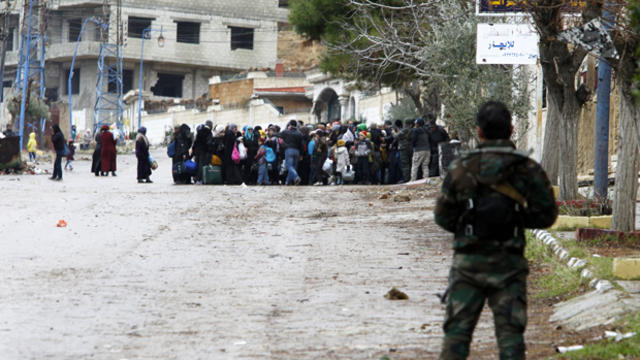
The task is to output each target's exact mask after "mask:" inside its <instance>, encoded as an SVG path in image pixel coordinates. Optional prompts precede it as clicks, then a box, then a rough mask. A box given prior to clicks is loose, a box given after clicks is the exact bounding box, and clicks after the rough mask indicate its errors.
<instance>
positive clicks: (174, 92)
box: [151, 73, 184, 98]
mask: <svg viewBox="0 0 640 360" xmlns="http://www.w3.org/2000/svg"><path fill="white" fill-rule="evenodd" d="M183 81H184V75H175V74H166V73H158V82H157V83H156V85H155V86H154V87H152V88H151V91H152V92H153V95H155V96H164V97H173V98H181V97H182V83H183Z"/></svg>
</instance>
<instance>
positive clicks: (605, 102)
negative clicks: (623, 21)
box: [593, 4, 615, 200]
mask: <svg viewBox="0 0 640 360" xmlns="http://www.w3.org/2000/svg"><path fill="white" fill-rule="evenodd" d="M602 19H603V23H604V27H605V29H606V30H610V29H611V27H612V24H613V21H614V20H615V19H614V14H613V13H612V12H610V11H609V6H608V4H605V6H604V8H603V14H602ZM597 93H598V104H597V107H596V129H595V137H596V139H595V140H596V143H595V156H594V168H593V175H594V182H593V190H594V196H595V198H596V199H598V200H605V199H607V196H608V187H609V104H610V102H611V97H610V96H611V65H610V64H609V62H608V61H607V60H606V59H605V58H603V57H602V58H600V63H599V64H598V92H597Z"/></svg>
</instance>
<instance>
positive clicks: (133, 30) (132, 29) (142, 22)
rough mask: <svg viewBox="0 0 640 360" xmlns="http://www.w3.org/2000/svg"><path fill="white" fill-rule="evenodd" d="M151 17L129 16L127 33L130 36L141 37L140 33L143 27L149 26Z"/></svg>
mask: <svg viewBox="0 0 640 360" xmlns="http://www.w3.org/2000/svg"><path fill="white" fill-rule="evenodd" d="M153 20H154V19H153V18H145V17H137V16H129V20H128V23H127V24H128V27H129V30H128V32H127V34H128V35H129V37H131V38H137V39H142V33H143V32H144V29H147V28H150V27H151V22H152V21H153Z"/></svg>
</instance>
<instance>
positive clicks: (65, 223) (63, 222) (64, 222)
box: [56, 219, 67, 228]
mask: <svg viewBox="0 0 640 360" xmlns="http://www.w3.org/2000/svg"><path fill="white" fill-rule="evenodd" d="M56 227H59V228H63V227H67V222H66V221H64V220H62V219H60V220H58V223H57V224H56Z"/></svg>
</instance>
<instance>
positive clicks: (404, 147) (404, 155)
mask: <svg viewBox="0 0 640 360" xmlns="http://www.w3.org/2000/svg"><path fill="white" fill-rule="evenodd" d="M413 124H414V120H413V119H405V121H404V127H403V128H402V129H400V130H399V132H398V137H397V141H398V152H400V168H401V170H402V181H404V182H407V181H409V180H410V179H411V158H412V157H413V146H412V145H411V129H412V127H413Z"/></svg>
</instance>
